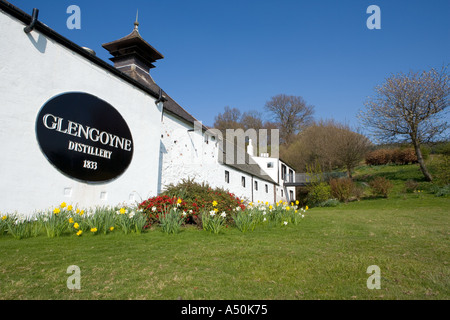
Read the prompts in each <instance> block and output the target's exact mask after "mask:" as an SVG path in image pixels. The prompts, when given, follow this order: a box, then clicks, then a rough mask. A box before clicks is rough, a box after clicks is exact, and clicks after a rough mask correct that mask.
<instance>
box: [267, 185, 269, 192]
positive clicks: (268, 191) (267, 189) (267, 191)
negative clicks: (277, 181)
mask: <svg viewBox="0 0 450 320" xmlns="http://www.w3.org/2000/svg"><path fill="white" fill-rule="evenodd" d="M266 193H269V186H268V185H267V184H266Z"/></svg>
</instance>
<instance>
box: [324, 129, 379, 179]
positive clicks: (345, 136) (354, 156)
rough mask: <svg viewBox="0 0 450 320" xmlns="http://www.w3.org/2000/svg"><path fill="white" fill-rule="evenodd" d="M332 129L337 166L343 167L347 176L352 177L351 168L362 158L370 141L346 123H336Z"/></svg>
mask: <svg viewBox="0 0 450 320" xmlns="http://www.w3.org/2000/svg"><path fill="white" fill-rule="evenodd" d="M334 131H336V133H335V136H334V139H332V140H333V141H334V150H333V154H334V158H335V160H336V161H337V164H338V166H340V167H343V168H345V169H346V170H347V175H348V177H349V178H352V171H353V169H354V168H355V167H356V166H357V165H358V164H359V163H360V162H361V160H362V159H364V156H365V155H366V154H367V152H368V151H369V150H370V147H371V145H372V143H371V142H370V140H369V139H368V138H367V137H365V136H364V135H362V134H361V133H359V132H355V131H353V130H351V129H350V127H349V126H348V125H338V126H337V127H335V130H334Z"/></svg>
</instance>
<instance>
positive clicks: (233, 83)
mask: <svg viewBox="0 0 450 320" xmlns="http://www.w3.org/2000/svg"><path fill="white" fill-rule="evenodd" d="M10 2H11V3H12V4H13V5H15V6H17V7H19V8H20V9H22V10H23V11H25V12H27V13H29V14H31V12H32V10H33V8H38V9H39V20H40V21H41V22H43V23H44V24H46V25H47V26H49V27H50V28H52V29H53V30H55V31H56V32H58V33H60V34H61V35H63V36H64V37H66V38H68V39H69V40H71V41H73V42H75V43H76V44H78V45H80V46H83V47H89V48H91V49H93V50H94V51H95V52H96V53H97V56H98V57H99V58H101V59H103V60H105V61H107V62H109V63H111V64H112V62H110V61H109V58H110V57H111V56H110V55H109V53H108V52H107V51H106V50H105V49H103V48H102V47H101V45H102V44H103V43H107V42H110V41H113V40H117V39H119V38H122V37H124V36H126V35H128V34H129V33H131V31H132V30H133V27H134V25H133V23H134V21H135V19H136V12H137V11H139V24H140V25H139V32H140V34H141V36H142V37H143V38H144V39H145V40H146V41H147V42H148V43H150V44H151V45H152V46H153V47H154V48H155V49H157V50H158V51H159V52H161V53H162V54H163V55H164V59H163V60H159V61H157V62H156V63H155V66H156V68H154V69H151V71H150V74H151V75H152V77H153V79H154V80H155V82H156V83H157V84H158V85H159V86H161V87H162V88H163V89H164V91H166V92H167V93H168V94H169V95H170V96H171V97H172V98H173V99H174V100H175V101H177V102H178V103H179V104H180V105H181V106H182V107H183V108H185V109H186V110H187V111H188V112H189V113H191V114H192V115H193V116H194V117H196V118H197V119H198V120H200V121H202V122H203V124H205V125H207V126H212V125H213V123H214V117H215V116H216V115H217V114H219V113H221V112H223V110H224V107H225V106H229V107H231V108H238V109H239V110H241V112H245V111H250V110H256V111H259V112H261V113H262V114H263V115H264V117H265V118H267V119H270V118H269V117H270V115H269V114H268V113H266V112H265V110H264V105H265V104H266V102H267V101H268V100H270V98H271V97H273V96H275V95H277V94H287V95H294V96H301V97H303V99H304V100H306V102H307V103H308V104H310V105H313V106H314V110H315V114H314V118H315V119H316V120H319V119H335V120H337V121H339V122H344V123H347V124H349V125H350V126H352V127H353V128H355V129H356V128H357V127H359V126H361V124H360V123H359V122H358V120H357V113H358V111H359V110H361V109H364V102H365V100H366V99H367V97H368V96H370V95H373V94H374V88H375V86H377V85H380V84H382V83H383V82H384V80H385V79H386V78H387V77H389V76H390V75H392V74H396V73H399V72H404V73H407V72H409V71H421V70H429V69H431V68H433V67H434V68H441V67H442V66H443V65H447V64H449V63H450V19H449V17H450V1H449V0H370V1H366V0H314V1H313V0H309V1H301V0H226V1H225V0H127V1H116V0H111V1H104V0H95V1H92V0H70V1H67V0H40V1H38V0H10ZM70 5H77V6H78V7H79V8H80V10H81V23H80V27H81V29H69V28H68V27H67V20H68V19H69V18H70V17H71V13H67V8H68V7H69V6H70ZM370 5H376V6H378V7H379V8H380V12H381V14H380V29H369V28H368V27H367V20H368V19H369V20H370V21H372V20H371V17H372V14H373V12H372V11H371V12H369V13H367V9H368V7H369V6H370ZM362 129H363V131H364V128H362Z"/></svg>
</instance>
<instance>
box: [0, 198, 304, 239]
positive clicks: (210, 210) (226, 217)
mask: <svg viewBox="0 0 450 320" xmlns="http://www.w3.org/2000/svg"><path fill="white" fill-rule="evenodd" d="M216 195H217V196H220V194H216ZM228 197H229V199H232V200H233V201H234V204H235V206H234V207H232V208H231V207H229V206H228V205H224V204H223V203H222V202H221V200H220V199H217V200H212V201H210V202H204V201H197V202H198V203H199V204H200V205H199V204H197V202H194V203H195V204H196V205H194V203H191V204H189V203H188V202H187V201H185V200H183V199H182V198H176V197H169V196H158V197H154V198H150V199H148V200H146V201H143V202H142V203H141V204H139V205H138V206H137V207H126V206H118V207H96V208H93V209H88V210H82V209H80V208H76V207H73V206H71V205H67V204H66V203H64V202H63V203H61V204H60V205H59V206H57V207H55V208H52V209H49V210H47V211H45V212H40V213H37V214H35V215H32V216H24V215H21V214H17V213H16V214H4V215H0V217H1V219H0V236H2V235H11V236H13V237H14V238H16V239H23V238H28V237H36V236H39V235H42V234H44V235H46V236H47V237H49V238H55V237H60V236H62V235H70V234H73V235H76V236H77V237H81V236H83V235H86V234H91V235H99V234H104V235H106V234H109V233H111V232H123V233H125V234H130V233H136V234H140V233H142V232H144V231H145V230H147V229H149V228H150V227H156V228H160V229H161V230H162V231H163V232H166V233H168V234H175V233H178V232H179V231H180V229H181V228H182V227H183V226H185V225H187V224H196V225H197V226H198V227H199V229H202V230H205V231H207V232H211V233H215V234H218V233H221V232H222V230H223V229H224V228H228V227H235V228H237V229H238V230H240V231H241V232H248V231H253V230H254V229H255V228H257V227H259V226H264V225H267V224H272V225H277V226H281V227H283V226H286V225H289V224H293V225H297V224H299V223H300V221H301V219H303V218H304V217H305V213H306V211H307V210H308V207H306V208H299V207H298V201H297V203H296V204H294V203H291V204H288V203H286V202H282V201H280V202H278V203H275V204H269V203H267V202H266V203H262V202H259V201H258V203H257V204H254V203H252V202H250V203H247V204H245V203H244V201H243V200H240V199H239V198H236V197H234V195H232V194H228ZM218 198H220V197H218ZM229 199H227V200H229ZM227 204H228V202H227ZM224 208H225V210H224Z"/></svg>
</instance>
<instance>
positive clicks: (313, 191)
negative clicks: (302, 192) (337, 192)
mask: <svg viewBox="0 0 450 320" xmlns="http://www.w3.org/2000/svg"><path fill="white" fill-rule="evenodd" d="M308 189H309V190H308V191H309V192H308V197H307V199H308V203H309V204H310V205H312V206H314V205H317V204H318V203H321V202H324V201H326V200H328V199H330V198H331V188H330V185H329V184H328V183H326V182H320V183H317V184H313V185H311V186H310V187H309V188H308Z"/></svg>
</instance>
